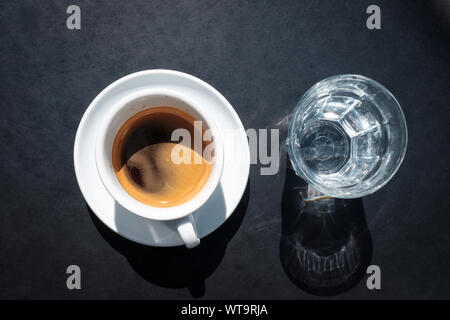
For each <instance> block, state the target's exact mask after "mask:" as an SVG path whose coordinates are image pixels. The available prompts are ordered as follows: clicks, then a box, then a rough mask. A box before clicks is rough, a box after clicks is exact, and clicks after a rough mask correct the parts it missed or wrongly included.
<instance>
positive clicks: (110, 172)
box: [95, 89, 223, 248]
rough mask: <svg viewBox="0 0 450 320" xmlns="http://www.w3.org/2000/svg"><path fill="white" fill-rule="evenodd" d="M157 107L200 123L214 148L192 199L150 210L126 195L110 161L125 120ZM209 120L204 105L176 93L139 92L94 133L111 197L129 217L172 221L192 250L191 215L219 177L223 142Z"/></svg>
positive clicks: (99, 166) (115, 107) (115, 108)
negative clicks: (206, 173) (208, 169)
mask: <svg viewBox="0 0 450 320" xmlns="http://www.w3.org/2000/svg"><path fill="white" fill-rule="evenodd" d="M161 106H167V107H172V108H176V109H179V110H181V111H184V112H186V113H188V114H190V115H191V116H192V117H193V118H194V119H196V120H201V121H202V127H203V128H204V129H205V130H208V129H209V133H210V134H211V136H212V142H211V143H213V148H214V159H212V168H211V172H210V174H209V176H208V179H207V181H206V183H205V185H204V186H203V188H202V189H201V190H200V191H199V192H198V193H197V194H196V195H195V196H194V197H193V198H191V199H189V200H187V201H186V202H184V203H182V204H179V205H175V206H172V207H154V206H151V205H148V204H144V203H142V202H140V201H138V200H136V199H135V198H133V197H132V196H131V195H129V194H128V192H127V191H126V190H125V189H124V188H123V187H122V185H121V184H120V182H119V180H118V179H117V177H116V174H115V172H114V169H113V161H112V154H113V152H112V150H113V143H114V139H115V137H116V135H117V133H118V131H119V129H120V127H121V126H122V125H123V124H124V123H125V121H127V120H128V119H130V118H131V117H132V116H133V115H135V114H136V113H138V112H141V111H143V110H146V109H150V108H154V107H161ZM212 117H213V115H212V114H211V113H210V111H209V110H208V108H207V106H202V107H201V108H200V107H199V106H198V105H196V104H195V103H194V102H192V101H190V100H189V97H186V96H183V95H180V94H179V93H178V92H175V91H173V90H168V89H143V90H140V91H138V92H135V93H133V94H130V95H128V96H126V97H125V98H123V99H122V100H120V101H119V102H118V103H117V104H115V105H113V106H112V107H111V110H110V111H109V112H108V113H107V114H106V116H105V118H104V119H103V122H102V123H101V124H100V126H99V130H98V134H97V141H96V148H95V158H96V163H97V170H98V173H99V175H100V178H101V180H102V182H103V184H104V186H105V188H106V189H107V190H108V192H109V193H110V194H111V196H112V197H113V198H114V199H115V200H116V201H117V202H118V203H119V204H120V205H121V206H123V207H124V208H125V209H127V210H128V211H130V212H131V213H133V214H136V215H139V216H141V217H144V218H147V219H151V220H159V221H172V222H174V223H175V224H176V228H177V230H178V233H179V234H180V237H181V239H182V240H183V242H184V244H185V245H186V247H188V248H192V247H195V246H197V245H198V244H199V243H200V239H199V237H198V235H197V232H196V228H195V225H194V223H193V221H194V220H193V218H192V214H193V213H195V212H196V210H198V209H199V208H200V207H201V206H202V205H203V204H204V203H205V202H206V201H208V199H209V198H210V197H211V195H212V194H213V192H214V190H215V189H216V187H217V185H218V184H219V181H220V177H221V175H222V169H223V143H222V140H221V137H220V133H219V132H218V130H217V127H216V126H215V125H214V123H213V121H212V119H211V118H212Z"/></svg>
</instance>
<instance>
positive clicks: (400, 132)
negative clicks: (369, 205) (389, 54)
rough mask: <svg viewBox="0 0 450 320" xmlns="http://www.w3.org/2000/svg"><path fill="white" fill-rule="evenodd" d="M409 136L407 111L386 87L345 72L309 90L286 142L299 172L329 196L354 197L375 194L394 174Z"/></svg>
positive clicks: (292, 120)
mask: <svg viewBox="0 0 450 320" xmlns="http://www.w3.org/2000/svg"><path fill="white" fill-rule="evenodd" d="M407 135H408V134H407V128H406V121H405V117H404V115H403V111H402V109H401V107H400V105H399V103H398V102H397V100H396V99H395V98H394V96H393V95H392V94H391V93H390V92H389V91H388V90H387V89H386V88H385V87H383V86H382V85H381V84H379V83H378V82H376V81H374V80H371V79H369V78H366V77H363V76H360V75H351V74H345V75H338V76H333V77H330V78H327V79H325V80H322V81H320V82H319V83H317V84H315V85H314V86H313V87H312V88H310V89H309V90H308V91H307V92H306V93H305V94H304V96H303V97H302V98H301V99H300V101H299V103H298V105H297V106H296V108H295V110H294V113H293V116H292V119H291V122H290V126H289V135H288V139H287V141H286V143H287V145H288V152H289V157H290V159H291V163H292V166H293V168H294V170H295V172H296V173H297V175H299V176H300V177H302V178H303V179H304V180H305V181H306V182H308V183H309V184H310V185H312V186H313V187H314V188H316V189H317V190H318V191H320V192H322V193H324V194H326V195H330V196H333V197H335V198H344V199H349V198H359V197H362V196H365V195H368V194H371V193H373V192H375V191H376V190H378V189H380V188H381V187H382V186H384V185H385V184H386V183H387V182H388V181H389V180H390V179H391V178H392V177H393V176H394V174H395V173H396V172H397V170H398V168H399V167H400V164H401V163H402V161H403V158H404V156H405V153H406V146H407V140H408V137H407Z"/></svg>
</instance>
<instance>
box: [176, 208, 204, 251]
mask: <svg viewBox="0 0 450 320" xmlns="http://www.w3.org/2000/svg"><path fill="white" fill-rule="evenodd" d="M177 230H178V233H179V234H180V237H181V239H182V240H183V242H184V245H185V246H186V248H194V247H196V246H198V245H199V244H200V239H199V238H198V235H197V232H196V231H195V227H194V224H193V221H192V216H191V215H189V216H187V217H185V218H182V219H180V220H178V221H177Z"/></svg>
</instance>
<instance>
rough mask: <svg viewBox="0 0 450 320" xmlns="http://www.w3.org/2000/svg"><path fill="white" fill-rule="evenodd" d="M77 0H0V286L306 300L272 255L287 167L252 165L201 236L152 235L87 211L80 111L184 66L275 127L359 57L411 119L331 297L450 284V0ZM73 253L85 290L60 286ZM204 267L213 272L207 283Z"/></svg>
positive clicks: (260, 123) (254, 124) (244, 114)
mask: <svg viewBox="0 0 450 320" xmlns="http://www.w3.org/2000/svg"><path fill="white" fill-rule="evenodd" d="M72 2H73V1H50V0H43V1H31V0H29V1H25V0H23V1H1V4H0V26H1V32H0V53H1V54H0V59H1V63H0V76H1V82H0V105H1V118H0V145H1V153H2V157H1V160H2V161H1V162H0V188H1V189H0V298H7V299H10V298H26V299H29V298H63V299H78V298H130V299H141V298H146V299H147V298H148V299H151V298H161V299H182V298H191V297H202V298H209V299H221V298H228V299H235V298H237V299H240V298H250V299H253V298H255V299H259V298H264V299H266V298H267V299H303V298H316V297H318V296H316V295H314V294H311V293H308V292H307V291H305V290H303V289H302V288H301V287H298V286H297V285H296V284H294V282H292V281H291V280H290V278H289V277H288V276H287V275H286V273H285V271H284V268H283V266H282V263H281V261H280V240H281V238H282V228H281V225H282V213H281V199H282V194H283V188H284V184H285V176H286V166H285V163H286V154H285V148H284V147H281V167H280V170H279V173H278V174H276V175H272V176H261V175H260V171H259V169H260V166H259V165H252V167H251V173H250V181H249V188H248V190H247V193H246V198H244V200H243V202H242V204H241V205H240V206H239V209H238V212H236V213H235V214H234V215H233V216H232V219H230V221H229V222H227V224H226V225H224V226H223V227H222V228H221V229H219V230H218V231H217V232H215V233H213V234H212V235H211V236H209V238H208V239H205V241H204V244H202V247H201V248H197V249H195V250H193V251H191V252H188V251H187V250H184V249H183V248H173V249H154V248H146V247H144V246H138V245H135V244H133V243H131V242H129V241H125V240H124V239H122V238H121V237H119V236H117V235H115V234H114V233H113V232H111V231H110V230H109V229H107V228H106V227H105V226H103V225H102V223H101V222H99V221H98V220H97V219H96V218H95V216H94V215H93V214H92V213H91V212H90V211H89V209H88V207H87V206H86V203H85V202H84V200H83V197H82V195H81V192H80V190H79V188H78V185H77V182H76V178H75V173H74V168H73V143H74V139H75V134H76V130H77V126H78V123H79V121H80V119H81V117H82V115H83V112H84V111H85V109H86V108H87V106H88V105H89V103H90V102H91V101H92V100H93V98H94V97H95V96H96V95H97V94H98V93H99V92H100V91H101V90H102V89H103V88H105V87H106V86H107V85H108V84H110V83H111V82H113V81H114V80H116V79H118V78H120V77H122V76H124V75H126V74H129V73H132V72H135V71H139V70H145V69H154V68H165V69H174V70H179V71H183V72H187V73H190V74H192V75H195V76H197V77H199V78H201V79H203V80H205V81H206V82H208V83H210V84H211V85H212V86H214V87H215V88H216V89H217V90H219V91H220V92H221V93H222V94H223V95H224V96H225V97H226V98H227V99H228V100H229V102H230V103H231V104H232V105H233V106H234V108H235V109H236V111H237V113H238V114H239V116H240V117H241V119H242V122H243V124H244V126H245V127H246V128H268V129H270V128H278V129H280V130H281V131H280V139H285V137H286V127H287V126H286V123H287V120H286V119H287V116H289V114H290V113H291V112H292V110H293V108H294V106H295V105H296V102H297V101H298V99H299V98H300V97H301V95H302V94H303V93H304V92H305V91H306V90H307V89H308V88H309V87H310V86H311V85H313V84H314V83H315V82H317V81H319V80H321V79H323V78H325V77H328V76H331V75H335V74H342V73H356V74H362V75H365V76H368V77H370V78H373V79H375V80H377V81H379V82H381V83H382V84H384V85H385V86H386V87H387V88H388V89H389V90H390V91H391V92H392V93H393V94H394V95H395V96H396V98H397V99H398V101H399V102H400V104H401V105H402V107H403V110H404V113H405V116H406V119H407V123H408V129H409V144H408V151H407V154H406V158H405V160H404V162H403V164H402V166H401V168H400V170H399V171H398V173H397V174H396V176H395V177H394V178H393V179H392V180H391V181H390V182H389V183H388V184H387V185H386V186H385V187H384V188H383V189H381V190H380V191H378V192H376V193H375V194H372V195H370V196H367V197H365V198H364V199H363V203H364V211H365V220H366V223H367V227H368V230H369V231H370V237H371V242H372V244H371V246H372V249H371V256H370V264H376V265H378V266H380V268H381V272H382V283H381V284H382V288H381V290H368V289H367V287H366V279H367V275H364V276H363V277H362V278H360V279H359V280H358V281H356V282H355V283H353V284H352V285H351V286H349V287H348V288H347V289H346V290H343V291H341V292H339V293H336V294H335V295H332V296H331V297H334V298H450V258H449V257H450V232H449V230H450V212H449V208H450V202H449V198H450V197H449V195H448V192H449V188H448V187H449V182H448V181H449V180H450V176H449V133H450V129H449V127H450V126H449V121H450V117H449V110H450V108H449V105H448V101H449V100H450V99H449V98H450V97H449V81H450V78H449V74H450V73H449V71H450V69H449V57H450V56H449V33H448V25H446V23H448V22H449V17H448V15H447V16H446V9H445V8H447V14H448V1H445V0H442V1H410V0H408V1H387V0H385V1H383V0H377V1H376V3H375V4H377V5H378V6H380V8H381V23H382V25H381V26H382V28H381V30H368V29H367V28H366V19H367V17H368V15H367V14H366V8H367V7H368V6H369V5H370V4H373V2H374V1H366V0H361V1H336V0H321V1H316V0H309V1H300V0H297V1H282V2H275V1H234V0H233V1H231V0H229V1H119V0H114V1H85V0H79V1H76V4H77V5H79V6H80V8H81V30H72V31H70V30H68V29H67V28H66V18H67V16H68V15H67V14H66V8H67V7H68V6H69V5H70V4H73V3H72ZM72 264H76V265H79V266H80V268H81V270H82V289H81V290H72V291H70V290H68V289H67V288H66V279H67V276H68V275H67V274H66V268H67V266H69V265H72ZM202 282H203V284H202Z"/></svg>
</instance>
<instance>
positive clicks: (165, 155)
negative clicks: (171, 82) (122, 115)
mask: <svg viewBox="0 0 450 320" xmlns="http://www.w3.org/2000/svg"><path fill="white" fill-rule="evenodd" d="M195 120H196V119H194V117H192V116H191V115H190V114H188V113H186V112H184V111H181V110H178V109H175V108H172V107H165V106H161V107H154V108H150V109H145V110H143V111H140V112H138V113H137V114H135V115H134V116H132V117H131V118H130V119H128V120H127V121H126V122H125V123H124V124H123V125H122V126H121V127H120V129H119V131H118V133H117V135H116V137H115V139H114V144H113V148H112V149H113V150H112V163H113V169H114V172H115V174H116V177H117V179H118V180H119V182H120V184H121V185H122V187H123V188H124V189H125V190H126V191H127V192H128V194H130V195H131V196H132V197H133V198H134V199H136V200H138V201H140V202H142V203H144V204H147V205H150V206H155V207H171V206H176V205H180V204H182V203H184V202H186V201H188V200H189V199H191V198H193V197H194V196H195V195H196V194H197V193H198V192H199V191H200V190H201V189H202V188H203V186H204V185H205V183H206V181H207V180H208V177H209V174H210V172H211V166H212V165H211V163H209V162H208V161H206V159H204V158H203V155H202V154H198V153H197V152H196V151H195V150H194V132H195V130H197V131H198V129H196V128H195V127H194V121H195ZM179 128H182V129H186V130H187V131H189V133H190V136H191V143H190V146H191V148H189V147H187V146H183V145H181V144H178V143H177V142H173V141H171V136H172V132H173V131H174V130H176V129H179ZM197 134H200V135H201V136H203V132H200V133H197ZM208 143H209V142H208ZM206 145H207V143H205V142H203V144H202V153H203V150H204V148H205V147H206ZM175 147H178V148H181V149H179V150H181V151H182V152H183V154H184V155H186V154H189V156H190V159H194V158H196V159H201V161H194V160H192V161H191V162H190V163H188V164H187V163H180V164H176V163H175V162H174V161H172V158H171V155H172V150H173V148H175Z"/></svg>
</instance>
